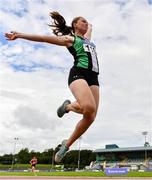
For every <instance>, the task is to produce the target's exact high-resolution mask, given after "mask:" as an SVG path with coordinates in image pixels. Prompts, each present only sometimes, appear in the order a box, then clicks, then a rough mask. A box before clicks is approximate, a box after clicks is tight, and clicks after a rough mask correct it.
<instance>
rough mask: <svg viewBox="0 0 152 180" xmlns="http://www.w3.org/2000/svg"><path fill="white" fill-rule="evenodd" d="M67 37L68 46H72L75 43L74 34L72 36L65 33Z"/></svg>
mask: <svg viewBox="0 0 152 180" xmlns="http://www.w3.org/2000/svg"><path fill="white" fill-rule="evenodd" d="M63 37H64V38H65V39H66V42H67V43H66V44H67V45H66V46H67V47H70V46H72V44H73V42H74V36H70V35H65V36H63Z"/></svg>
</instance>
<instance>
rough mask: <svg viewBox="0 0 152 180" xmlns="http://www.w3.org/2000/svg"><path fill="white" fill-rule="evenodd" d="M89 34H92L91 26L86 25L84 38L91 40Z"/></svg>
mask: <svg viewBox="0 0 152 180" xmlns="http://www.w3.org/2000/svg"><path fill="white" fill-rule="evenodd" d="M91 33H92V24H88V30H87V32H86V33H85V35H84V37H85V38H87V39H89V40H91Z"/></svg>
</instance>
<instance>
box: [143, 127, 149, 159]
mask: <svg viewBox="0 0 152 180" xmlns="http://www.w3.org/2000/svg"><path fill="white" fill-rule="evenodd" d="M147 134H148V132H147V131H144V132H142V135H143V136H144V137H145V143H144V147H145V160H146V159H147V150H146V142H147V140H146V137H147Z"/></svg>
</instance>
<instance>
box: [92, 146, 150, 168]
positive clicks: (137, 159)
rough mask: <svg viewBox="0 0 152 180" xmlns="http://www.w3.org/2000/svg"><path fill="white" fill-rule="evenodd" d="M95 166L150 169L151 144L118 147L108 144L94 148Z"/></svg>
mask: <svg viewBox="0 0 152 180" xmlns="http://www.w3.org/2000/svg"><path fill="white" fill-rule="evenodd" d="M95 153H96V162H95V163H94V164H95V166H97V165H100V166H101V167H102V168H101V169H104V168H106V167H128V168H129V170H132V171H134V170H135V171H136V170H152V146H142V147H126V148H119V146H117V145H116V144H109V145H106V146H105V149H96V150H95Z"/></svg>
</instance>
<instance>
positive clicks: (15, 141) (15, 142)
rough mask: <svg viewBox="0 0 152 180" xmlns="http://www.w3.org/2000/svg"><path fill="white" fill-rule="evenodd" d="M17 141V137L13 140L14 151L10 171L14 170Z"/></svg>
mask: <svg viewBox="0 0 152 180" xmlns="http://www.w3.org/2000/svg"><path fill="white" fill-rule="evenodd" d="M18 140H19V138H18V137H16V138H14V149H13V157H12V166H11V169H12V170H13V169H14V162H15V151H16V144H17V141H18Z"/></svg>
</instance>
